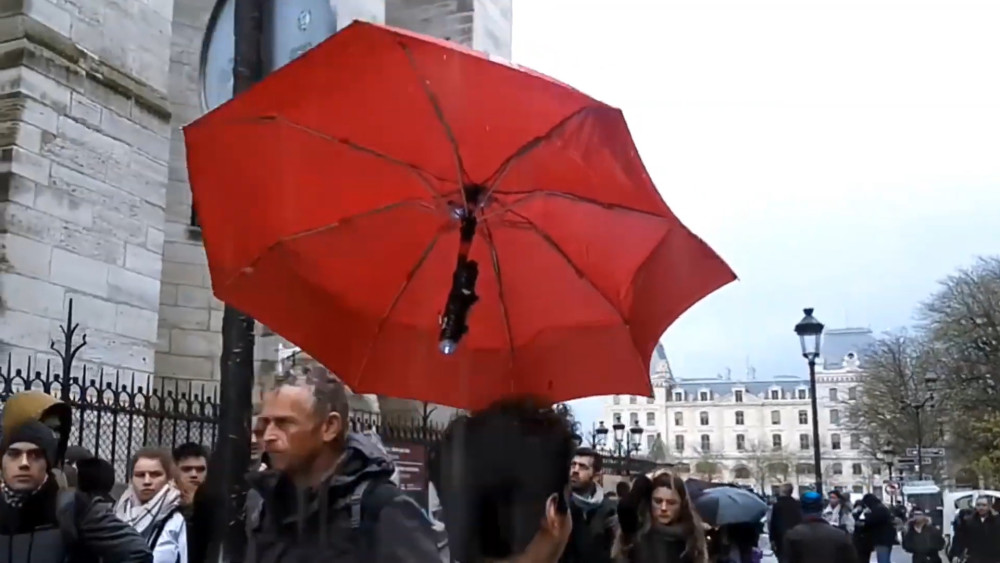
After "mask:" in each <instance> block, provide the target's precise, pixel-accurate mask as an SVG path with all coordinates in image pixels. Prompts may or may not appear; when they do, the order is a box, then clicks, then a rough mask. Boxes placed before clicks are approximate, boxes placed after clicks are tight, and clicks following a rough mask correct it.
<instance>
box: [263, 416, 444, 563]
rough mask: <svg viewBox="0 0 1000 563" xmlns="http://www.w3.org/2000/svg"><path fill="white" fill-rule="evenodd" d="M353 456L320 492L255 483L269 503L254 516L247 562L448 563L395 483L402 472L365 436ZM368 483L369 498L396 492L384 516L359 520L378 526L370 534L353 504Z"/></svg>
mask: <svg viewBox="0 0 1000 563" xmlns="http://www.w3.org/2000/svg"><path fill="white" fill-rule="evenodd" d="M345 455H346V457H345V459H344V460H343V461H342V462H341V464H340V469H339V470H338V472H337V473H336V474H334V475H332V476H331V477H330V478H329V479H327V480H326V481H325V482H324V483H322V484H321V485H320V486H319V487H318V488H317V489H316V490H310V491H299V490H297V489H296V488H295V486H294V485H293V484H292V483H291V481H290V480H289V479H288V478H287V477H285V476H283V475H280V474H278V473H276V472H270V471H268V472H263V473H258V474H256V475H253V476H252V477H251V486H252V487H253V488H254V489H255V490H256V491H257V492H258V493H259V494H260V496H261V499H262V501H263V502H262V511H261V512H260V514H259V515H256V516H248V518H249V519H250V522H249V525H250V528H251V532H250V540H249V542H248V543H249V546H248V553H247V557H246V559H245V561H246V562H247V563H303V562H306V561H315V562H317V563H318V562H320V561H337V562H338V563H411V562H412V563H440V561H441V554H440V552H439V550H438V545H437V542H436V541H435V538H434V536H433V530H432V528H431V526H430V523H429V521H428V520H427V518H426V516H424V514H423V513H422V512H421V510H420V508H419V507H418V506H417V505H416V504H415V503H413V501H412V500H411V499H410V498H409V497H407V496H406V495H405V494H403V493H402V491H400V490H399V489H398V488H396V487H395V486H394V485H391V484H388V479H389V477H390V476H391V475H392V473H393V471H394V468H393V465H392V463H391V462H390V461H389V460H388V459H387V458H386V456H385V454H384V453H382V452H381V451H380V450H379V448H377V447H376V446H375V445H374V444H372V443H371V442H370V441H369V440H368V439H367V438H365V437H364V436H361V435H356V434H351V435H349V436H348V444H347V451H346V454H345ZM363 482H368V485H366V486H365V490H366V491H367V489H368V487H372V490H381V491H388V492H390V493H391V496H390V498H388V502H385V503H379V504H380V508H379V510H378V514H377V515H372V514H360V515H358V516H359V518H358V519H359V520H360V519H364V520H365V521H367V522H370V523H373V524H372V525H371V527H370V528H365V527H364V526H361V527H359V526H358V524H359V522H355V521H354V520H355V514H354V511H353V507H352V505H351V502H350V501H351V497H352V496H353V495H355V494H356V492H357V491H359V490H360V488H359V487H360V485H361V484H362V483H363ZM387 486H388V488H386V487H387ZM379 488H380V489H379ZM369 533H370V537H368V534H369Z"/></svg>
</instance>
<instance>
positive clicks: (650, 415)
mask: <svg viewBox="0 0 1000 563" xmlns="http://www.w3.org/2000/svg"><path fill="white" fill-rule="evenodd" d="M646 426H656V413H655V412H647V413H646Z"/></svg>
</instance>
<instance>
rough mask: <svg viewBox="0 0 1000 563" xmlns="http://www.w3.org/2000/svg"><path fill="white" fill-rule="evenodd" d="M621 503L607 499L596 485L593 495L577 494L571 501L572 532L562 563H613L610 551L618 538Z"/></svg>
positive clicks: (602, 490)
mask: <svg viewBox="0 0 1000 563" xmlns="http://www.w3.org/2000/svg"><path fill="white" fill-rule="evenodd" d="M617 509H618V504H617V503H616V502H615V501H613V500H611V499H609V498H608V497H606V496H604V489H602V488H601V486H600V485H598V484H596V483H595V484H594V492H593V493H592V494H591V495H590V496H581V495H578V494H576V493H574V494H573V496H572V497H571V499H570V514H572V516H573V531H572V533H571V534H570V539H569V543H568V544H567V545H566V550H565V551H564V552H563V556H562V559H560V561H561V562H562V563H610V562H611V548H612V547H613V546H614V543H615V537H616V536H617V535H618V512H617Z"/></svg>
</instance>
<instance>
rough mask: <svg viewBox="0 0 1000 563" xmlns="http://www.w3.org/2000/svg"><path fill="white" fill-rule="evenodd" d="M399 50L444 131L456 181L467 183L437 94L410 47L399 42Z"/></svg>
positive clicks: (463, 197)
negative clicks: (453, 161)
mask: <svg viewBox="0 0 1000 563" xmlns="http://www.w3.org/2000/svg"><path fill="white" fill-rule="evenodd" d="M397 45H399V48H400V49H402V50H403V53H404V54H405V55H406V60H407V61H408V62H409V63H410V69H412V70H413V74H414V75H416V77H417V81H419V82H420V87H421V88H423V90H424V95H426V96H427V101H428V102H430V104H431V108H432V109H433V110H434V116H435V117H436V118H437V120H438V122H439V123H441V127H442V128H443V129H444V134H445V136H447V137H448V142H449V143H451V150H452V153H453V154H454V156H455V169H456V176H455V178H456V181H457V182H458V183H460V184H465V183H467V182H466V180H467V178H468V174H467V173H466V171H465V163H464V162H462V153H461V152H460V151H459V150H458V138H457V137H456V136H455V132H454V131H453V130H452V128H451V125H449V124H448V119H447V118H446V117H445V115H444V109H443V108H442V107H441V102H440V100H438V97H437V94H435V93H434V90H432V89H431V85H430V81H429V80H427V79H426V78H425V77H424V75H423V73H422V72H420V68H419V67H418V66H417V59H416V57H414V56H413V51H411V50H410V47H409V46H408V45H407V44H406V43H404V42H402V41H399V42H398V43H397ZM460 191H461V193H462V203H465V204H468V202H467V201H465V190H460Z"/></svg>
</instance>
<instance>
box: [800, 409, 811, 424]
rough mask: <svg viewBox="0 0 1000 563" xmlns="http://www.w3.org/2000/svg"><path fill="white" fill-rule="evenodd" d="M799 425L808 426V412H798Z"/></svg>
mask: <svg viewBox="0 0 1000 563" xmlns="http://www.w3.org/2000/svg"><path fill="white" fill-rule="evenodd" d="M799 424H809V411H799Z"/></svg>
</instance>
